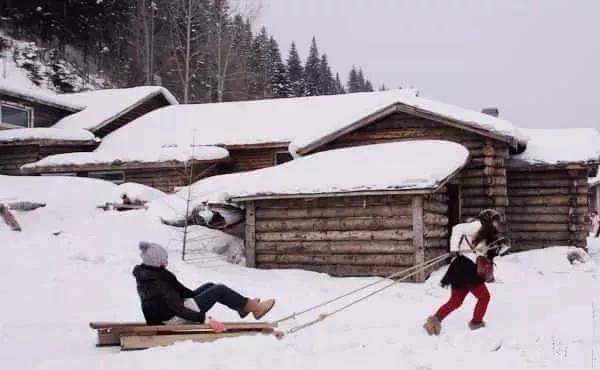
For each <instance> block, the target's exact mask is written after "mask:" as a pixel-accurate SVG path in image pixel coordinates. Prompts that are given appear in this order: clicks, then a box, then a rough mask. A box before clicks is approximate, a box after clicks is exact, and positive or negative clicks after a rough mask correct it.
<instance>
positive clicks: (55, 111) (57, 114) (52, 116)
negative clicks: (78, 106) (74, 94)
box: [0, 94, 76, 127]
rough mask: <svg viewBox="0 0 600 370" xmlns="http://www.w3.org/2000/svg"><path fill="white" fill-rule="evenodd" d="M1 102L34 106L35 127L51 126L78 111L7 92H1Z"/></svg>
mask: <svg viewBox="0 0 600 370" xmlns="http://www.w3.org/2000/svg"><path fill="white" fill-rule="evenodd" d="M0 102H7V103H9V104H15V105H19V106H24V107H28V108H32V109H33V127H50V126H52V125H54V124H55V123H56V122H58V121H59V120H61V119H62V118H64V117H66V116H68V115H71V114H73V113H75V112H76V110H71V109H67V108H59V107H55V106H52V105H46V104H42V103H38V102H33V101H30V100H26V99H22V98H17V97H14V96H10V95H6V94H0Z"/></svg>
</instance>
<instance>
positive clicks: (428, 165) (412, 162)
mask: <svg viewBox="0 0 600 370" xmlns="http://www.w3.org/2000/svg"><path fill="white" fill-rule="evenodd" d="M468 156H469V152H468V151H467V149H466V148H465V147H463V146H462V145H460V144H456V143H452V142H447V141H438V140H426V141H405V142H395V143H386V144H375V145H366V146H359V147H351V148H344V149H337V150H330V151H325V152H319V153H316V154H313V155H309V156H306V157H300V158H298V159H295V160H293V161H290V162H287V163H284V164H281V165H278V166H275V167H269V168H264V169H260V170H256V171H251V172H244V173H238V174H229V175H223V176H213V177H209V178H206V179H203V180H200V181H198V182H197V183H195V184H194V185H193V188H192V192H193V194H194V199H201V201H210V200H212V198H211V197H213V196H215V195H217V194H222V193H227V194H228V196H229V197H230V198H240V197H253V196H266V195H298V194H307V195H310V194H318V193H346V192H360V191H378V190H416V189H434V188H436V187H437V186H438V185H439V184H440V182H442V181H443V180H445V179H446V178H447V177H448V176H450V175H451V174H453V173H454V172H455V171H457V170H458V169H460V168H461V167H462V166H464V164H465V162H466V161H467V159H468ZM182 191H183V192H185V190H182Z"/></svg>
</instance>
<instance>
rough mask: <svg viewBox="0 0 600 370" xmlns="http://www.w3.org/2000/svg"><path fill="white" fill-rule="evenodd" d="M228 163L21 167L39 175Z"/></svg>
mask: <svg viewBox="0 0 600 370" xmlns="http://www.w3.org/2000/svg"><path fill="white" fill-rule="evenodd" d="M227 161H229V158H223V159H213V160H196V159H192V160H189V161H188V162H187V163H186V162H181V161H161V162H139V161H131V162H123V161H113V162H110V163H88V164H82V165H74V164H69V165H61V166H36V167H26V166H24V167H21V173H23V174H40V173H65V172H90V171H123V170H139V169H169V168H183V167H185V166H186V164H187V165H190V164H191V165H196V164H205V163H206V164H211V163H212V164H216V163H224V162H227Z"/></svg>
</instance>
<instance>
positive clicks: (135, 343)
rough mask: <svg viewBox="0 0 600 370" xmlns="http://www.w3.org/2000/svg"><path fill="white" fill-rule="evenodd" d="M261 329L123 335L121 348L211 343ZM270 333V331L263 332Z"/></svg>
mask: <svg viewBox="0 0 600 370" xmlns="http://www.w3.org/2000/svg"><path fill="white" fill-rule="evenodd" d="M261 333H262V332H260V331H241V332H231V333H227V332H226V333H220V334H216V333H205V334H197V333H196V334H162V335H123V336H121V350H136V349H146V348H151V347H160V346H169V345H172V344H174V343H176V342H181V341H188V340H189V341H192V342H197V343H209V342H214V341H216V340H219V339H222V338H234V337H240V336H250V335H256V334H261ZM262 334H268V333H262Z"/></svg>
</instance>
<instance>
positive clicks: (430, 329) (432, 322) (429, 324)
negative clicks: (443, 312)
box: [423, 316, 442, 335]
mask: <svg viewBox="0 0 600 370" xmlns="http://www.w3.org/2000/svg"><path fill="white" fill-rule="evenodd" d="M423 328H424V329H425V331H426V332H427V334H429V335H440V332H441V331H442V323H441V322H440V320H439V319H438V318H437V317H436V316H429V317H428V318H427V321H425V324H424V325H423Z"/></svg>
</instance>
